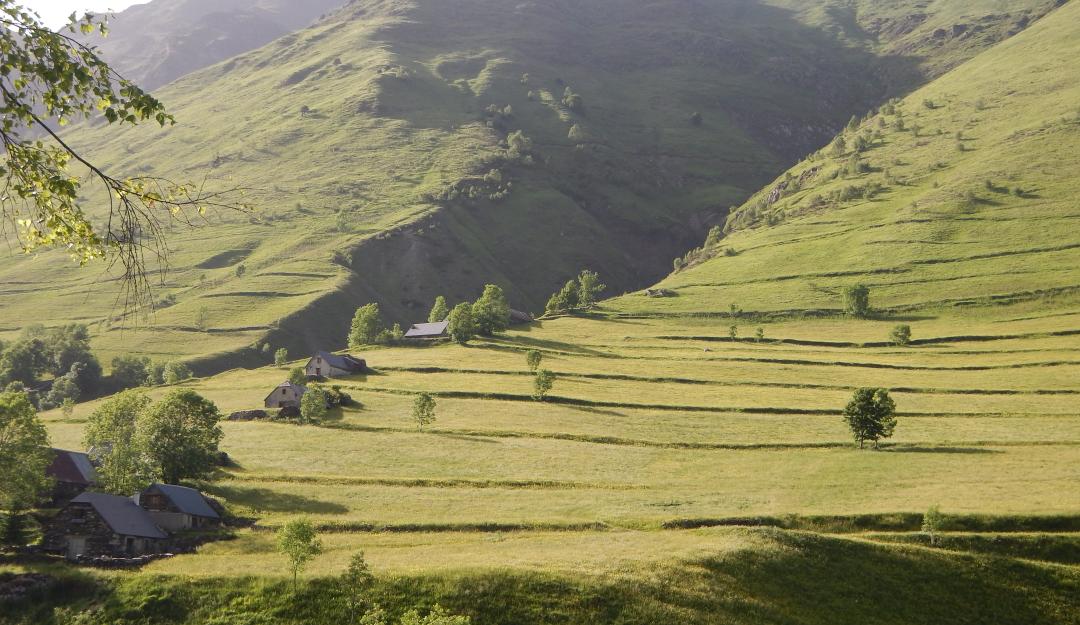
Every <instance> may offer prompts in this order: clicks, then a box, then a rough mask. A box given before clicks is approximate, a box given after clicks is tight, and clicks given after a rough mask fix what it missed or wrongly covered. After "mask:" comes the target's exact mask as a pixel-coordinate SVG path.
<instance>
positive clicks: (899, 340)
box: [889, 325, 911, 347]
mask: <svg viewBox="0 0 1080 625" xmlns="http://www.w3.org/2000/svg"><path fill="white" fill-rule="evenodd" d="M889 340H890V341H892V342H893V345H898V346H901V347H903V346H905V345H909V344H911V326H909V325H900V326H896V327H895V328H893V330H892V332H891V333H889Z"/></svg>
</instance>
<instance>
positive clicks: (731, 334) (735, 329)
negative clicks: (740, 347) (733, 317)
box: [728, 326, 739, 341]
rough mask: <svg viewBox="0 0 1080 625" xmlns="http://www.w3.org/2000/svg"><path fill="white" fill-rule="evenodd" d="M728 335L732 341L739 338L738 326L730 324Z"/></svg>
mask: <svg viewBox="0 0 1080 625" xmlns="http://www.w3.org/2000/svg"><path fill="white" fill-rule="evenodd" d="M728 336H729V337H731V340H733V341H737V340H739V326H731V327H730V328H728Z"/></svg>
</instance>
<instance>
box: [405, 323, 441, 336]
mask: <svg viewBox="0 0 1080 625" xmlns="http://www.w3.org/2000/svg"><path fill="white" fill-rule="evenodd" d="M449 327H450V322H449V321H437V322H435V323H418V324H416V325H414V326H413V327H411V328H409V331H408V332H406V333H405V338H407V339H431V338H438V337H440V336H443V335H445V334H446V329H447V328H449Z"/></svg>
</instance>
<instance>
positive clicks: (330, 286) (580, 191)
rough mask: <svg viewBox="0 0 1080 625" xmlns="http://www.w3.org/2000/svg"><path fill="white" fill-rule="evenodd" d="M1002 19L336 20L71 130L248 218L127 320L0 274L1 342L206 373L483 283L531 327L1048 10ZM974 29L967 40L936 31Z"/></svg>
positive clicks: (52, 275) (138, 169)
mask: <svg viewBox="0 0 1080 625" xmlns="http://www.w3.org/2000/svg"><path fill="white" fill-rule="evenodd" d="M959 4H963V5H964V6H965V7H968V8H966V9H963V10H960V9H957V6H958V5H959ZM1006 4H1008V5H1009V6H1008V7H1007V10H1006V9H1005V8H1003V7H1002V6H1001V3H1000V2H980V3H976V4H974V5H973V4H972V3H958V2H936V3H933V4H932V6H928V7H926V8H924V9H923V11H922V12H923V13H925V14H926V16H927V17H926V19H925V20H924V21H923V22H922V25H921V26H919V27H918V28H915V29H914V30H910V31H909V30H907V29H906V27H902V26H901V25H899V24H898V23H897V20H901V19H902V15H904V14H905V11H904V9H903V8H902V6H899V5H898V6H885V7H880V6H877V5H876V4H873V3H866V4H864V5H858V6H857V7H856V9H851V8H850V7H848V8H845V9H843V10H840V9H837V8H836V7H834V6H833V3H831V2H824V1H823V2H820V3H812V4H806V3H789V2H780V1H779V0H778V1H777V2H776V3H767V2H757V1H755V2H742V1H739V2H736V1H734V0H725V1H723V2H711V3H701V4H698V3H689V4H687V3H684V2H644V1H642V0H603V1H597V2H591V3H586V4H582V3H576V2H575V3H570V2H566V3H543V4H540V3H524V4H521V3H509V2H506V1H505V0H457V1H455V2H405V1H404V0H401V1H395V2H375V1H373V0H371V1H364V0H362V1H359V2H354V3H352V4H351V5H349V6H348V7H347V8H346V9H345V10H343V11H342V12H341V13H339V14H336V15H334V16H331V17H329V18H327V19H326V20H324V21H322V22H320V23H319V24H318V25H316V26H314V27H313V28H310V29H308V30H305V31H302V32H300V33H297V34H294V35H289V36H286V37H284V38H282V39H280V40H278V41H276V42H274V43H273V44H271V45H269V46H267V47H265V48H263V49H260V50H257V51H254V52H250V53H247V54H244V55H241V56H239V57H236V58H234V59H232V60H230V61H227V62H225V63H223V64H219V65H217V66H214V67H212V68H209V69H207V70H204V71H202V72H198V73H196V74H192V75H190V76H187V77H186V78H184V79H182V80H179V81H177V82H176V83H175V84H173V85H171V86H169V87H168V88H166V89H164V90H163V91H161V93H160V96H161V97H162V98H163V99H164V100H165V101H166V102H167V103H169V105H170V106H171V108H172V110H173V111H174V112H175V113H176V114H177V115H178V117H179V119H180V121H181V123H180V124H179V125H178V126H177V127H175V128H172V129H169V130H164V131H153V130H150V129H146V128H140V129H135V130H127V131H122V132H117V133H110V134H108V135H106V134H104V133H103V132H101V131H99V130H87V129H83V130H81V131H76V132H75V133H74V134H72V135H71V137H70V138H71V140H72V141H73V142H74V143H76V144H77V145H81V146H85V147H86V148H88V149H89V150H90V153H91V154H92V155H93V156H95V157H97V158H100V159H103V160H104V161H105V162H107V163H109V164H110V165H111V166H112V167H113V168H115V169H116V170H117V171H123V172H134V173H141V174H154V175H167V176H169V177H171V178H179V179H194V180H202V178H203V177H204V176H205V175H206V174H207V172H209V173H210V178H209V181H208V182H209V184H211V185H215V186H217V187H231V186H241V187H244V188H247V189H248V190H249V191H248V199H249V200H250V201H251V202H252V203H253V204H254V205H255V206H256V207H257V208H258V211H257V212H256V213H255V214H253V215H233V214H218V215H213V216H211V217H209V223H208V224H206V225H205V226H204V227H202V228H200V229H198V230H195V231H191V230H188V229H186V228H181V227H176V228H173V229H171V231H170V234H171V236H172V239H171V244H172V251H173V255H172V257H171V267H172V271H171V273H169V274H168V279H167V282H166V283H165V284H164V285H163V286H162V287H160V288H159V289H158V291H157V293H156V299H157V301H158V304H159V306H158V308H157V311H156V314H154V315H153V316H151V317H147V318H144V319H132V318H127V319H125V318H123V317H122V316H121V315H120V314H119V313H121V312H122V311H120V310H118V309H117V307H116V299H115V294H116V284H115V282H113V281H112V280H111V279H110V277H109V275H108V274H105V275H101V274H98V273H95V272H93V270H91V271H84V272H73V271H72V270H71V267H70V264H69V263H68V262H67V260H66V258H65V257H64V255H63V254H62V253H55V254H43V255H39V256H34V257H29V258H18V259H14V260H13V261H12V262H9V263H6V264H5V266H4V267H3V268H2V269H0V290H2V293H0V307H2V310H3V312H4V319H5V321H4V323H3V324H0V325H2V326H3V327H0V332H7V333H13V332H15V331H16V330H17V329H18V326H19V325H21V322H18V321H15V320H19V319H30V318H33V319H34V320H35V321H40V322H42V323H45V324H46V325H54V324H59V323H63V322H69V321H80V322H84V323H90V324H93V326H94V332H95V334H96V335H97V338H96V344H97V346H98V348H99V349H100V350H102V353H103V354H104V355H105V356H106V358H105V359H106V361H107V360H108V357H109V356H110V355H111V354H113V353H116V352H119V351H135V352H140V353H146V354H150V355H155V356H158V357H168V358H176V357H180V358H184V357H192V356H203V357H206V356H209V355H212V354H218V356H215V357H212V358H210V359H208V360H204V361H203V362H202V366H201V370H203V371H216V370H220V369H222V368H223V367H225V366H235V365H237V364H241V363H244V364H249V365H250V364H255V363H260V362H265V361H264V360H260V359H258V358H257V357H255V356H254V354H252V353H250V352H249V353H248V354H247V356H246V358H245V357H244V355H243V353H242V352H243V350H244V349H245V348H248V347H250V346H252V345H255V344H259V343H263V342H267V341H268V342H270V343H272V344H273V345H274V346H278V345H287V346H289V347H291V348H293V350H294V351H296V350H300V349H311V348H313V347H316V346H338V345H341V343H342V341H343V336H342V334H341V331H340V329H339V328H340V327H341V326H342V324H343V323H345V322H346V321H347V320H348V318H349V316H350V314H351V311H352V310H353V309H354V308H355V307H356V306H357V305H358V304H361V303H365V302H367V301H373V300H375V301H379V302H380V303H382V305H383V308H384V312H386V313H387V314H388V315H389V317H390V318H392V319H393V320H397V321H401V322H412V321H416V320H417V318H418V317H423V316H425V314H426V308H427V306H428V305H429V302H430V301H431V299H432V298H433V297H434V295H436V294H445V295H447V296H448V297H450V298H451V299H452V300H453V299H464V298H466V297H469V298H471V297H474V296H475V295H476V292H477V289H478V288H479V287H480V286H481V285H483V284H484V283H485V282H496V283H499V284H501V285H503V286H504V287H505V288H506V289H507V290H508V292H510V293H511V295H512V299H513V303H514V305H515V306H517V307H519V308H523V309H527V310H533V311H538V310H539V309H540V308H541V307H542V305H543V302H544V301H545V299H546V296H547V294H548V293H549V292H550V291H551V290H553V289H554V288H555V287H556V286H558V285H559V284H561V283H562V281H564V280H565V279H566V278H567V277H568V276H570V275H573V274H574V273H576V271H578V270H579V269H581V268H582V267H585V266H589V267H592V268H594V269H597V270H599V271H601V272H602V273H603V274H604V276H605V278H606V280H607V281H608V284H610V285H611V286H612V288H613V290H614V291H615V292H618V291H621V290H627V289H633V288H639V287H640V286H642V285H644V284H648V283H650V282H653V281H655V280H656V279H659V278H660V277H662V275H663V274H664V273H666V269H665V267H666V266H668V263H669V262H670V261H669V259H670V258H671V257H672V256H673V255H675V254H676V253H681V252H682V251H683V250H685V249H687V248H688V247H690V246H691V245H693V244H694V242H696V241H700V240H701V239H702V238H703V237H704V235H705V232H706V231H707V230H708V228H709V226H711V225H713V224H716V223H720V222H722V221H723V220H724V218H725V216H726V212H727V209H728V207H729V206H730V205H732V204H736V203H739V202H742V201H743V200H744V199H745V198H746V197H748V196H749V195H750V194H751V193H753V192H754V191H756V190H757V189H758V188H760V187H761V185H763V184H764V183H766V182H767V181H768V180H769V179H771V178H772V177H773V176H774V175H775V174H776V173H778V172H780V171H782V169H783V168H784V167H786V166H788V165H790V164H791V163H793V162H795V161H796V160H797V159H798V158H799V157H801V156H803V155H805V154H806V153H808V152H810V151H811V150H813V149H816V148H817V147H818V146H820V145H821V144H822V143H824V142H825V141H827V140H828V139H829V138H830V137H831V136H832V135H833V134H834V132H835V131H836V130H837V129H838V128H840V127H841V126H842V125H843V123H845V122H846V121H847V119H848V118H849V117H850V116H851V114H853V113H856V112H862V111H865V110H867V109H869V108H870V107H872V106H873V105H875V104H877V103H880V102H881V101H882V100H883V99H884V98H885V97H887V96H888V95H889V94H890V93H897V92H901V91H903V90H905V89H907V88H908V87H909V86H910V85H911V84H913V83H917V82H919V81H920V80H922V78H921V77H922V76H924V75H932V74H933V73H934V72H935V71H938V66H941V65H944V66H948V65H951V64H955V63H956V62H958V61H959V60H962V59H964V58H967V57H969V56H970V55H971V54H974V53H975V52H976V51H977V50H978V49H981V48H982V47H985V46H986V45H989V44H990V43H993V41H995V40H996V39H995V38H996V37H1001V36H1004V35H1005V34H1008V33H1007V32H1002V31H1003V29H1004V28H1005V25H1015V24H1016V23H1018V21H1020V20H1030V19H1032V18H1034V17H1038V16H1039V15H1041V14H1042V13H1043V12H1045V11H1046V10H1047V9H1048V8H1049V7H1050V5H1051V3H1049V2H1046V1H1044V0H1025V1H1018V2H1010V3H1006ZM853 11H854V12H853ZM958 20H959V21H958ZM972 20H978V21H979V23H980V24H985V25H986V26H985V29H986V31H985V32H982V31H980V32H981V33H982V34H980V35H979V36H978V37H971V38H967V37H963V36H962V34H961V35H957V36H953V35H951V34H950V35H949V36H948V37H944V38H939V37H936V36H935V33H936V31H937V29H938V28H939V27H942V25H945V24H951V23H966V22H969V21H972ZM1025 23H1026V22H1025ZM883 24H892V25H893V26H890V27H889V29H886V30H884V31H881V32H876V34H875V31H874V29H879V28H882V27H883V26H882V25H883ZM950 28H951V26H950ZM1010 28H1011V26H1010ZM951 32H952V31H951V30H950V33H951ZM526 74H527V75H528V77H527V79H526V76H525V75H526ZM567 89H569V90H570V92H571V93H572V94H577V95H578V96H580V104H577V102H578V100H577V99H576V98H569V99H567V98H565V97H564V96H565V95H566V91H567ZM564 99H565V100H566V102H565V103H564ZM568 104H569V105H570V106H572V107H574V109H575V110H572V109H571V108H570V106H567V105H568ZM302 111H303V112H302ZM694 113H698V114H700V124H699V125H696V124H695V122H694V121H693V120H696V119H698V118H697V117H694V116H693V114H694ZM518 130H520V131H522V132H523V133H524V135H525V137H526V138H527V140H528V141H527V142H525V143H524V144H519V143H516V144H515V147H514V148H511V147H510V146H509V145H508V144H507V139H508V137H509V134H510V133H511V132H514V131H518ZM571 131H573V132H571ZM571 134H573V137H572V138H571V136H570V135H571ZM530 143H531V148H530V147H529V144H530ZM241 264H242V265H244V268H245V269H246V272H245V273H244V274H243V275H242V276H239V275H237V273H236V269H237V267H238V266H239V265H241ZM41 285H48V287H49V288H45V289H43V288H41ZM204 311H205V312H204ZM200 318H202V319H203V320H205V323H196V321H197V320H198V319H200ZM135 326H138V327H139V328H140V331H139V332H132V328H133V327H135Z"/></svg>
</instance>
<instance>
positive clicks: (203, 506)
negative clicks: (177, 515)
mask: <svg viewBox="0 0 1080 625" xmlns="http://www.w3.org/2000/svg"><path fill="white" fill-rule="evenodd" d="M152 490H156V491H157V492H159V493H161V494H162V495H165V497H167V498H168V499H169V501H171V502H172V504H173V505H174V506H176V508H177V509H178V510H179V511H180V512H183V513H184V514H190V515H191V516H199V517H204V518H207V519H220V518H221V516H219V515H218V513H217V511H215V510H214V509H213V508H212V507H211V506H210V503H209V502H207V501H206V497H203V496H202V493H200V492H199V491H197V490H195V489H194V488H188V487H186V486H174V485H172V484H151V485H150V488H147V489H146V490H145V491H143V492H144V493H145V492H148V491H152Z"/></svg>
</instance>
